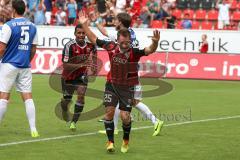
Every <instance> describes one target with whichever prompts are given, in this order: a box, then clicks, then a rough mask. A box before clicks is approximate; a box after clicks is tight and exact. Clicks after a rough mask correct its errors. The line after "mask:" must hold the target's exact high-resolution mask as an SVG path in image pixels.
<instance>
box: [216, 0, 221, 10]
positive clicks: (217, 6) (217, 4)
mask: <svg viewBox="0 0 240 160" xmlns="http://www.w3.org/2000/svg"><path fill="white" fill-rule="evenodd" d="M219 3H220V0H217V3H216V8H219Z"/></svg>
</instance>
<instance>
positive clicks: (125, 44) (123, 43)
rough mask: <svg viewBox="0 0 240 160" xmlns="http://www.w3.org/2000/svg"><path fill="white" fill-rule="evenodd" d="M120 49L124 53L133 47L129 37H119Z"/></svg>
mask: <svg viewBox="0 0 240 160" xmlns="http://www.w3.org/2000/svg"><path fill="white" fill-rule="evenodd" d="M117 42H118V44H119V47H120V49H121V50H122V51H127V50H129V48H130V47H131V41H130V38H129V37H124V36H121V35H120V36H119V37H118V40H117Z"/></svg>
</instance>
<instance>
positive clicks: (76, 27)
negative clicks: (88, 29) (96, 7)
mask: <svg viewBox="0 0 240 160" xmlns="http://www.w3.org/2000/svg"><path fill="white" fill-rule="evenodd" d="M78 28H82V25H81V24H80V23H79V24H77V25H76V26H75V31H74V32H75V33H76V32H77V29H78Z"/></svg>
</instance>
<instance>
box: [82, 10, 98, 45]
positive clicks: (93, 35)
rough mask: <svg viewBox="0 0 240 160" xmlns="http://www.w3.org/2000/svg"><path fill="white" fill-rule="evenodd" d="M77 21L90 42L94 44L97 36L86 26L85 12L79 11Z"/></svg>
mask: <svg viewBox="0 0 240 160" xmlns="http://www.w3.org/2000/svg"><path fill="white" fill-rule="evenodd" d="M78 16H79V23H80V24H81V25H82V28H83V30H84V32H85V33H86V35H87V37H88V39H89V41H90V42H92V43H93V44H94V45H96V41H97V36H96V35H95V34H94V33H93V32H92V31H91V29H90V28H89V26H88V18H87V17H86V15H85V13H83V12H79V14H78Z"/></svg>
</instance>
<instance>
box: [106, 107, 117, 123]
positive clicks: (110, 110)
mask: <svg viewBox="0 0 240 160" xmlns="http://www.w3.org/2000/svg"><path fill="white" fill-rule="evenodd" d="M114 113H115V108H106V113H105V120H112V119H113V117H114Z"/></svg>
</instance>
